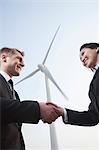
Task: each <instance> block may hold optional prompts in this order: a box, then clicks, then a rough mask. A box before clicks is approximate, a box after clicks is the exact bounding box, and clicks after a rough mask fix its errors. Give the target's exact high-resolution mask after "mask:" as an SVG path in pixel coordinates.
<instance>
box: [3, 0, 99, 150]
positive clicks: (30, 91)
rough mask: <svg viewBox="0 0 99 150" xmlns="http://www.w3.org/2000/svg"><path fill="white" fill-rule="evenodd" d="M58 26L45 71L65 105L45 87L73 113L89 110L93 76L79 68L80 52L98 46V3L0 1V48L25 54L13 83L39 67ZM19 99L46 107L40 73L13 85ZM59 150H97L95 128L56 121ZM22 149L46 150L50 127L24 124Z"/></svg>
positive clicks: (98, 139)
mask: <svg viewBox="0 0 99 150" xmlns="http://www.w3.org/2000/svg"><path fill="white" fill-rule="evenodd" d="M59 25H60V29H59V31H58V34H57V36H56V38H55V40H54V43H53V45H52V47H51V51H50V53H49V55H48V58H47V61H46V64H45V65H46V66H47V67H48V69H49V70H50V72H51V74H52V75H53V77H54V79H55V81H56V82H57V83H58V84H59V86H60V87H61V89H62V90H63V91H64V93H65V94H66V95H67V96H68V97H69V101H66V100H65V99H64V97H63V96H62V95H61V94H60V92H59V91H58V90H57V88H56V87H55V86H54V85H53V84H52V83H51V82H50V83H49V84H50V90H51V99H52V102H54V103H56V104H57V105H59V106H62V107H64V108H69V109H73V110H78V111H84V110H87V109H88V105H89V103H90V99H89V98H88V89H89V84H90V82H91V79H92V77H93V73H92V72H91V71H90V70H88V69H86V68H84V67H83V66H82V64H81V62H80V59H79V48H80V46H81V45H82V44H84V43H87V42H99V0H53V1H52V0H46V1H45V0H14V1H13V0H1V1H0V48H2V47H4V46H7V47H15V48H18V49H21V50H24V52H25V58H24V61H25V67H24V69H23V71H22V73H21V75H20V77H17V78H14V79H13V80H14V82H15V83H16V82H17V81H19V80H20V79H22V78H23V77H25V76H26V75H28V74H29V73H31V72H32V71H34V70H35V69H37V65H38V64H40V63H42V61H43V59H44V57H45V54H46V52H47V50H48V48H49V45H50V42H51V40H52V38H53V36H54V34H55V31H56V29H57V27H58V26H59ZM15 89H16V90H17V92H18V93H19V95H20V99H21V101H22V100H36V101H38V102H41V101H44V102H46V89H45V80H44V74H43V73H41V72H38V73H37V74H35V75H34V76H33V77H31V78H30V79H27V80H25V81H23V82H22V83H20V84H18V85H16V86H15ZM55 128H56V134H57V140H58V146H59V150H64V149H65V150H79V149H80V150H98V148H99V125H97V126H94V127H79V126H73V125H65V124H64V123H63V121H62V118H58V119H57V120H56V121H55ZM22 132H23V136H24V140H25V144H26V150H33V149H35V150H50V134H49V125H48V124H44V123H42V121H39V123H38V124H36V125H35V124H31V125H30V124H24V125H23V128H22Z"/></svg>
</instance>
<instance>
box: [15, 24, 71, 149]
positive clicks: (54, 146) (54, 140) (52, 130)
mask: <svg viewBox="0 0 99 150" xmlns="http://www.w3.org/2000/svg"><path fill="white" fill-rule="evenodd" d="M59 28H60V26H58V28H57V30H56V32H55V35H54V37H53V39H52V41H51V43H50V46H49V48H48V50H47V53H46V55H45V58H44V60H43V62H42V63H41V64H38V66H37V67H38V68H37V69H36V70H35V71H33V72H32V73H30V74H29V75H27V76H26V77H24V78H23V79H21V80H20V81H18V82H17V83H16V84H15V85H17V84H19V83H21V82H23V81H24V80H26V79H28V78H30V77H32V76H33V75H34V74H36V73H37V72H38V71H41V72H43V73H44V74H45V84H46V96H47V101H51V95H50V87H49V80H50V81H52V83H53V84H54V85H55V86H56V87H57V88H58V90H59V91H60V92H61V94H62V95H63V96H64V98H65V99H66V100H68V97H67V96H66V95H65V93H64V92H63V91H62V90H61V88H60V87H59V86H58V84H57V83H56V81H55V80H54V78H53V76H52V75H51V73H50V72H49V70H48V69H47V67H46V66H45V62H46V60H47V57H48V54H49V52H50V49H51V46H52V44H53V42H54V39H55V37H56V35H57V33H58V31H59ZM48 79H49V80H48ZM49 127H50V141H51V150H58V143H57V137H56V131H55V126H54V123H52V124H50V125H49Z"/></svg>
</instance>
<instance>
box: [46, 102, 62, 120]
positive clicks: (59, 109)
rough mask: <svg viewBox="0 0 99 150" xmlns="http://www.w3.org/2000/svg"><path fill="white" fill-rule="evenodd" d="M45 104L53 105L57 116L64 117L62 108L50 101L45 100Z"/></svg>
mask: <svg viewBox="0 0 99 150" xmlns="http://www.w3.org/2000/svg"><path fill="white" fill-rule="evenodd" d="M46 104H47V105H53V106H54V110H55V112H56V113H57V115H58V116H62V117H64V108H62V107H60V106H58V105H56V104H54V103H52V102H47V103H46Z"/></svg>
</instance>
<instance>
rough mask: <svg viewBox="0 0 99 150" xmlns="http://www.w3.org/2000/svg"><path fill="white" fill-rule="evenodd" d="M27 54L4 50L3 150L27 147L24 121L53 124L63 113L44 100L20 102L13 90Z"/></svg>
mask: <svg viewBox="0 0 99 150" xmlns="http://www.w3.org/2000/svg"><path fill="white" fill-rule="evenodd" d="M23 57H24V53H23V52H21V51H19V50H18V49H14V48H6V47H5V48H2V49H1V50H0V150H25V144H24V140H23V136H22V133H21V125H22V123H32V124H37V123H38V122H39V120H40V119H42V120H43V122H45V123H49V124H50V123H52V122H53V121H55V119H57V117H58V116H59V115H58V114H57V113H56V112H55V110H54V106H51V105H47V104H46V103H44V102H40V103H39V102H37V101H30V100H27V101H20V100H19V96H18V94H17V92H16V91H15V90H14V89H13V82H12V80H11V79H12V77H13V76H19V74H20V71H21V69H22V67H24V61H23Z"/></svg>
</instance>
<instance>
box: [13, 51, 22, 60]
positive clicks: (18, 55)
mask: <svg viewBox="0 0 99 150" xmlns="http://www.w3.org/2000/svg"><path fill="white" fill-rule="evenodd" d="M12 56H14V57H21V58H23V55H22V54H21V53H20V52H19V51H17V50H16V51H14V53H13V55H12Z"/></svg>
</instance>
